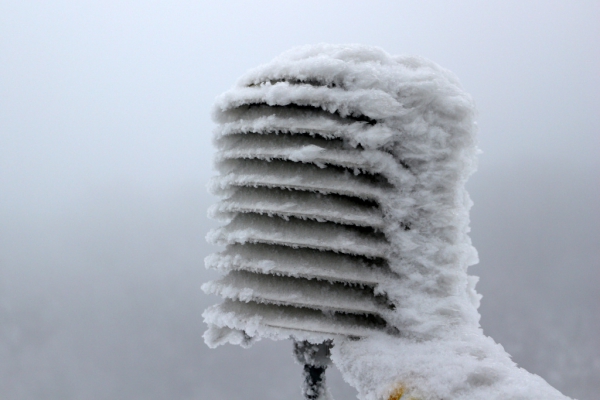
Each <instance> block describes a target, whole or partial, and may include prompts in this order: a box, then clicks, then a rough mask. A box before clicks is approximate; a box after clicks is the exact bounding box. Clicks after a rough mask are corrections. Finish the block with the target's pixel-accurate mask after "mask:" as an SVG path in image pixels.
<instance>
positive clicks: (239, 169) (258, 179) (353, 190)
mask: <svg viewBox="0 0 600 400" xmlns="http://www.w3.org/2000/svg"><path fill="white" fill-rule="evenodd" d="M219 169H220V171H221V173H222V175H220V176H217V177H215V178H213V180H212V181H211V190H212V191H213V193H216V194H219V193H220V192H221V191H222V190H227V189H228V188H230V187H236V186H250V187H276V188H283V189H296V190H304V191H312V192H319V193H324V194H327V193H336V194H341V195H347V196H352V197H358V198H362V199H368V200H375V201H377V200H378V199H380V198H381V197H383V196H384V193H383V192H384V190H385V189H389V188H390V187H391V185H390V184H389V183H388V182H387V181H385V179H384V178H383V177H380V176H379V177H378V176H373V175H368V174H359V175H355V174H354V173H352V172H350V171H348V170H345V169H341V168H335V167H327V168H319V167H317V166H315V165H312V164H302V163H295V162H289V161H271V162H267V161H258V160H229V161H227V162H223V163H220V165H219Z"/></svg>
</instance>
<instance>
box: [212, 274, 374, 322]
mask: <svg viewBox="0 0 600 400" xmlns="http://www.w3.org/2000/svg"><path fill="white" fill-rule="evenodd" d="M202 290H204V291H205V292H206V293H208V294H216V295H220V296H222V297H225V298H228V299H232V300H238V301H243V302H249V301H254V302H257V303H268V304H277V305H290V306H295V307H308V308H314V309H319V310H325V311H337V312H344V313H354V314H378V313H379V312H380V311H381V307H382V306H381V305H378V304H377V303H376V302H375V297H374V295H373V292H372V291H369V290H368V289H360V288H357V287H351V286H348V285H344V284H341V283H330V282H326V281H319V280H315V279H312V280H308V279H299V278H290V277H283V276H274V275H264V274H255V273H252V272H247V271H233V272H230V273H229V274H227V275H225V276H224V277H223V278H221V279H219V280H216V281H212V282H208V283H205V284H204V285H202Z"/></svg>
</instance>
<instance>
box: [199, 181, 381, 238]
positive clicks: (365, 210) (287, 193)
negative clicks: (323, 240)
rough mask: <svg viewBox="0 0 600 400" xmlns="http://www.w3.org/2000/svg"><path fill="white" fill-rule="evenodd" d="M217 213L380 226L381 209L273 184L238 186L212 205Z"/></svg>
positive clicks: (359, 202) (215, 214)
mask: <svg viewBox="0 0 600 400" xmlns="http://www.w3.org/2000/svg"><path fill="white" fill-rule="evenodd" d="M210 213H211V216H213V217H218V214H219V213H258V214H268V215H279V216H285V217H297V218H302V219H314V220H317V221H331V222H336V223H340V224H348V225H359V226H371V227H374V228H381V227H382V226H383V217H382V214H381V211H380V210H379V209H378V208H377V207H374V206H373V205H372V204H369V203H366V202H364V201H360V200H358V199H356V198H354V199H353V198H349V197H347V196H339V195H322V194H320V193H312V192H305V191H298V190H281V189H276V188H271V189H270V188H240V189H238V190H237V191H236V192H235V193H234V194H233V195H232V196H231V197H230V198H228V199H225V200H222V201H220V202H219V203H218V204H216V205H214V206H213V207H211V210H210Z"/></svg>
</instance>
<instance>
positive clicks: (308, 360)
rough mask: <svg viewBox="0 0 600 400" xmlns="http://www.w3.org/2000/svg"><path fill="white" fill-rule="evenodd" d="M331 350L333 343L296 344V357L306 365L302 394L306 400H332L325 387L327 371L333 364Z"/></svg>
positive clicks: (303, 342)
mask: <svg viewBox="0 0 600 400" xmlns="http://www.w3.org/2000/svg"><path fill="white" fill-rule="evenodd" d="M330 349H331V341H326V342H324V343H318V344H314V343H310V342H307V341H302V342H296V341H295V342H294V355H295V356H296V359H297V360H298V362H299V363H300V364H303V365H304V370H303V373H302V374H303V376H304V383H303V384H302V394H303V395H304V398H305V399H306V400H326V399H330V397H328V393H327V388H326V386H325V370H326V369H327V367H328V366H329V364H330V363H331V360H330V359H329V354H330Z"/></svg>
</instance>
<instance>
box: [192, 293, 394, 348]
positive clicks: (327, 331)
mask: <svg viewBox="0 0 600 400" xmlns="http://www.w3.org/2000/svg"><path fill="white" fill-rule="evenodd" d="M203 316H204V318H205V321H206V323H208V325H209V328H210V329H215V330H219V329H226V330H229V329H231V330H236V331H241V332H244V333H245V332H247V331H249V330H250V329H249V327H252V330H258V331H259V333H261V334H265V335H268V336H270V337H273V338H276V339H284V338H286V337H289V336H295V337H298V338H299V339H303V338H305V337H307V336H308V337H314V334H315V333H316V334H320V335H321V337H322V338H323V339H327V338H328V337H329V338H330V337H331V335H346V336H355V337H360V336H364V335H368V334H369V333H372V332H373V331H375V330H377V329H380V328H381V325H382V323H381V321H379V320H373V319H372V318H368V317H364V316H361V315H355V314H339V313H334V314H324V313H322V312H320V311H318V310H313V309H309V308H297V307H292V306H276V305H271V304H259V303H243V302H238V301H230V300H225V302H223V303H221V304H218V305H215V306H212V307H210V308H208V309H207V310H206V311H205V312H204V314H203Z"/></svg>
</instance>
